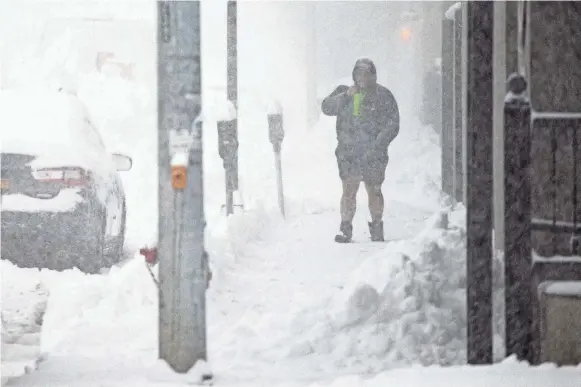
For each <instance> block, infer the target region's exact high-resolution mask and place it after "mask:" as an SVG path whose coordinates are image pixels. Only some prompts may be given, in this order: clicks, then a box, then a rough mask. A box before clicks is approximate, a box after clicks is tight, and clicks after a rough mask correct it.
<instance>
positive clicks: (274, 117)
mask: <svg viewBox="0 0 581 387" xmlns="http://www.w3.org/2000/svg"><path fill="white" fill-rule="evenodd" d="M267 120H268V140H269V141H270V143H271V144H272V150H273V152H274V167H275V170H276V186H277V192H278V207H279V208H280V212H281V214H282V216H283V217H285V210H284V191H283V186H282V161H281V150H282V141H283V140H284V125H283V118H282V106H281V105H280V102H278V101H271V104H270V105H269V106H268V113H267Z"/></svg>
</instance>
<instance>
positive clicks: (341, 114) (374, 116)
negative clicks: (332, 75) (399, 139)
mask: <svg viewBox="0 0 581 387" xmlns="http://www.w3.org/2000/svg"><path fill="white" fill-rule="evenodd" d="M361 64H367V65H368V66H369V67H370V68H371V71H372V74H373V76H374V77H375V81H376V82H375V86H373V87H371V88H370V90H367V91H366V92H365V94H364V96H363V100H362V102H361V105H360V109H359V114H356V113H355V109H354V98H353V96H348V95H347V94H346V92H347V90H348V89H349V87H348V86H345V85H340V86H338V87H337V88H336V89H335V90H334V91H333V92H332V93H331V94H330V95H329V96H327V97H326V98H325V99H324V100H323V102H322V104H321V110H322V112H323V114H325V115H327V116H336V117H337V124H336V130H337V142H338V144H337V150H336V154H337V157H343V156H345V157H362V156H364V155H366V154H369V152H374V153H376V154H379V155H387V148H388V146H389V144H390V143H391V142H392V141H393V140H394V139H395V138H396V136H397V135H398V133H399V109H398V106H397V102H396V100H395V98H394V96H393V94H392V93H391V91H389V89H387V88H386V87H384V86H382V85H379V84H377V70H376V68H375V65H374V63H373V62H372V61H371V60H369V59H360V60H358V61H357V62H356V63H355V67H354V69H353V80H354V81H355V70H356V69H357V67H358V66H359V65H361Z"/></svg>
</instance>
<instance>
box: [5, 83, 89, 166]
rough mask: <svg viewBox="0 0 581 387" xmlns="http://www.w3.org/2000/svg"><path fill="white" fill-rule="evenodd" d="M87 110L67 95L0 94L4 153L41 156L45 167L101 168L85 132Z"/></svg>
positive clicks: (53, 92) (26, 92) (41, 92)
mask: <svg viewBox="0 0 581 387" xmlns="http://www.w3.org/2000/svg"><path fill="white" fill-rule="evenodd" d="M87 118H88V111H87V109H86V108H85V106H84V105H83V103H82V102H81V101H79V100H78V99H77V98H76V97H75V96H74V95H71V94H68V93H66V92H55V91H50V90H48V91H47V90H40V91H39V90H9V91H2V92H0V140H1V150H2V152H4V153H24V154H31V155H35V156H41V157H39V158H37V160H35V161H34V163H38V164H42V166H44V167H51V166H57V165H59V166H62V165H75V166H79V167H86V168H91V169H98V168H100V166H99V163H100V161H98V159H99V155H97V154H96V152H95V151H94V148H92V147H91V145H90V144H91V142H90V141H91V139H90V138H89V135H88V134H87V133H86V132H85V129H86V127H85V126H84V125H85V120H86V119H87Z"/></svg>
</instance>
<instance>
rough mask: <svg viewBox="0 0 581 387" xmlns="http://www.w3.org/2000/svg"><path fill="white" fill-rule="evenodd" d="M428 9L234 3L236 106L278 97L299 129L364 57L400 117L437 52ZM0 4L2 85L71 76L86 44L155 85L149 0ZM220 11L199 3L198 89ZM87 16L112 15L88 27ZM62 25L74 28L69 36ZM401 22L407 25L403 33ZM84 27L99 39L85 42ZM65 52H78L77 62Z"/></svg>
mask: <svg viewBox="0 0 581 387" xmlns="http://www.w3.org/2000/svg"><path fill="white" fill-rule="evenodd" d="M428 7H431V8H435V7H434V6H433V5H430V2H428V3H422V2H412V3H406V2H378V1H369V2H365V1H356V2H355V1H353V2H345V1H318V2H311V1H241V2H239V6H238V8H239V15H238V23H239V47H238V53H239V87H240V94H239V95H240V100H241V101H240V104H241V105H244V104H245V103H247V104H251V105H256V104H257V103H261V102H262V101H264V100H267V99H269V98H277V99H279V100H280V101H281V102H282V104H283V107H284V109H285V113H286V116H287V117H288V119H289V120H290V121H288V122H289V124H290V127H296V128H300V129H307V128H308V127H309V126H310V125H312V124H313V122H315V120H316V118H317V116H318V115H319V108H318V101H319V100H320V98H321V97H323V96H324V95H325V93H328V92H330V91H331V90H332V89H333V88H334V87H335V86H337V85H338V84H339V82H340V81H343V82H348V81H350V76H351V75H350V74H351V69H352V66H353V63H354V62H355V60H356V59H357V58H359V57H364V56H365V57H369V58H371V59H372V60H374V61H375V63H376V65H377V68H378V78H379V82H380V83H382V84H384V85H385V86H386V87H388V88H390V89H391V90H392V91H393V92H394V94H395V96H396V98H397V99H398V102H399V104H400V108H401V110H402V113H403V114H402V115H403V116H405V115H409V114H415V113H417V106H416V105H417V103H416V102H415V101H417V98H418V96H419V93H420V91H421V82H420V80H421V77H422V73H423V71H424V69H425V68H427V67H428V66H429V65H430V64H431V63H432V61H433V59H434V57H435V56H437V55H438V53H437V51H436V52H434V51H433V49H432V52H428V51H429V50H430V48H431V47H432V46H436V47H437V44H430V43H437V42H426V40H427V39H428V38H429V37H430V36H437V35H438V30H437V27H438V26H437V25H436V26H434V24H433V23H432V24H430V23H429V21H430V20H426V19H429V17H430V16H429V14H428V13H427V12H425V9H427V8H428ZM4 9H5V10H7V12H2V16H1V18H2V23H1V25H2V27H1V28H2V36H3V38H2V39H1V42H0V50H1V51H0V52H1V53H2V62H1V63H2V83H3V84H4V87H7V86H9V85H11V84H15V83H16V84H22V83H23V82H26V81H28V82H30V80H31V79H33V78H35V76H36V78H39V77H38V75H39V74H43V73H46V72H47V68H48V67H50V68H53V69H54V68H55V67H58V66H59V65H60V66H61V67H65V68H66V69H67V71H68V72H69V73H75V72H76V73H77V74H73V75H74V77H78V76H79V74H78V73H84V72H86V71H88V70H87V68H86V67H87V63H89V65H90V64H92V63H94V62H93V60H94V57H95V51H99V50H101V51H107V50H108V49H109V50H111V51H116V52H117V53H118V55H120V56H126V57H130V58H131V60H133V61H137V62H138V63H137V69H138V71H141V74H142V75H143V79H144V82H147V83H148V84H149V86H150V87H151V88H152V89H155V82H154V80H155V76H154V75H155V74H154V71H155V67H154V66H155V61H156V54H155V4H154V2H151V1H142V2H131V1H118V2H112V1H83V2H78V1H59V2H51V1H42V2H41V1H21V2H12V3H10V4H7V5H5V6H4ZM225 13H226V2H225V1H216V0H214V1H210V0H208V1H202V22H201V24H202V25H201V28H202V73H203V87H204V90H205V92H206V93H207V92H209V91H210V90H216V89H224V88H225V84H226V25H225V22H226V17H225ZM426 15H428V16H427V17H426ZM88 18H102V19H114V20H117V22H116V23H111V22H107V23H101V24H100V26H99V27H97V24H99V23H96V22H89V21H87V19H88ZM434 19H435V18H434ZM104 24H106V26H105V27H104V26H103V25H104ZM114 24H117V26H116V27H115V28H111V26H112V25H114ZM426 26H428V27H429V28H426ZM67 28H70V29H71V31H73V32H72V33H70V34H69V35H70V36H69V37H67V36H66V31H67ZM403 29H407V30H408V31H410V32H411V34H410V36H409V37H408V39H404V38H403V35H402V30H403ZM79 31H84V32H83V33H79ZM91 34H92V35H91ZM88 35H91V36H92V41H93V42H99V44H93V45H91V44H87V43H86V42H87V39H86V36H88ZM118 36H123V39H117V37H118ZM8 37H9V38H8ZM67 39H68V40H67ZM65 40H66V42H64V41H65ZM121 43H125V44H121ZM422 43H424V44H422ZM72 57H84V58H85V60H84V64H83V65H80V64H78V63H80V62H79V61H76V62H75V61H74V60H72V59H71V58H72ZM86 58H89V59H90V60H87V59H86ZM75 66H76V68H75ZM41 68H42V69H41ZM152 73H153V74H152ZM297 130H298V129H297Z"/></svg>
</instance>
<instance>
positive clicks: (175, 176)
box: [171, 165, 188, 189]
mask: <svg viewBox="0 0 581 387" xmlns="http://www.w3.org/2000/svg"><path fill="white" fill-rule="evenodd" d="M187 181H188V179H187V171H186V167H185V166H183V165H174V166H172V167H171V185H172V187H173V188H174V189H184V188H186V183H187Z"/></svg>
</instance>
